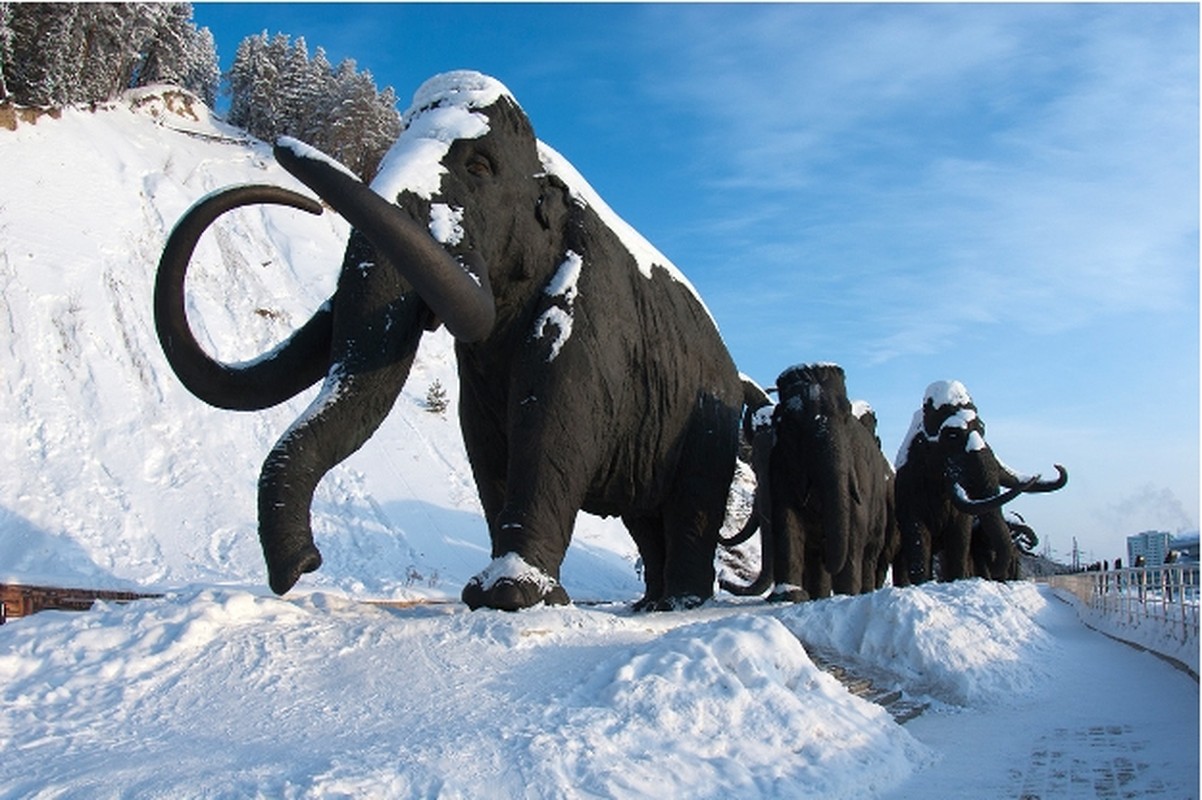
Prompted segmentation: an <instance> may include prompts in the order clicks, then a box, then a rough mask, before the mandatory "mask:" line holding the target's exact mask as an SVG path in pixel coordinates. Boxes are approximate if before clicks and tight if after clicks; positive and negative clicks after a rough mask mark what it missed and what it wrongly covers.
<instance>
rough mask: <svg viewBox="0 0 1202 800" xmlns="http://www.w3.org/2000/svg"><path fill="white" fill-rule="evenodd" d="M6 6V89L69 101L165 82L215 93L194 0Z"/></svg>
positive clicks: (0, 31)
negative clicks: (194, 18) (185, 0)
mask: <svg viewBox="0 0 1202 800" xmlns="http://www.w3.org/2000/svg"><path fill="white" fill-rule="evenodd" d="M3 5H4V10H3V11H2V12H0V96H5V95H8V96H10V97H11V98H12V99H15V100H16V101H17V102H20V103H24V104H28V105H55V106H63V105H67V104H70V103H82V102H95V101H102V100H108V99H111V98H113V97H115V96H116V95H117V94H119V93H120V92H122V91H123V90H125V89H129V88H132V87H135V86H144V85H146V84H148V83H154V82H159V81H167V82H172V83H177V84H180V85H182V86H184V87H185V88H188V89H192V90H193V91H196V92H197V93H198V94H200V95H201V96H203V97H206V99H208V100H210V101H211V100H212V99H213V98H214V97H215V95H216V87H217V76H218V74H219V73H218V70H217V51H216V48H215V46H214V44H213V37H212V34H211V33H209V32H207V31H205V32H200V31H197V30H196V26H195V25H194V24H193V23H192V21H191V18H192V6H191V5H190V4H188V3H6V4H3Z"/></svg>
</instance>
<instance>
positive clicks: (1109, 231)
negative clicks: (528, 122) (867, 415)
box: [647, 5, 1199, 361]
mask: <svg viewBox="0 0 1202 800" xmlns="http://www.w3.org/2000/svg"><path fill="white" fill-rule="evenodd" d="M648 13H649V15H650V20H651V21H650V22H649V24H648V26H647V27H648V29H649V30H654V31H655V36H656V44H655V47H656V48H657V51H658V52H659V53H660V54H661V55H662V56H663V59H664V61H660V62H657V63H658V64H661V65H663V66H657V67H656V69H657V73H656V76H655V79H654V80H649V81H648V82H647V85H648V86H649V87H650V88H649V91H652V92H654V93H655V94H656V97H657V98H658V101H659V102H660V103H662V104H664V105H665V106H666V107H667V108H669V109H671V110H674V111H675V112H677V113H682V114H692V115H693V119H694V120H695V122H694V124H693V125H692V126H690V129H691V131H693V133H692V134H691V135H692V136H694V137H695V144H696V146H695V147H693V144H692V142H691V143H690V148H691V149H692V150H694V151H695V152H696V154H697V158H698V160H699V162H702V163H704V165H705V166H704V168H701V167H699V168H698V173H699V174H705V175H706V176H707V178H706V182H707V185H708V188H709V189H710V192H711V193H712V195H713V197H714V200H713V202H712V208H713V214H714V216H715V218H717V219H719V221H726V222H729V220H730V219H731V217H732V216H733V218H735V219H744V220H746V219H748V217H747V216H746V215H744V214H741V213H740V212H739V211H738V210H737V209H739V208H743V207H754V208H756V209H757V212H756V213H757V215H758V217H759V218H758V219H757V220H756V223H757V227H756V228H755V233H756V235H758V236H759V237H760V238H759V239H758V240H754V239H753V240H748V239H747V236H748V233H749V231H748V229H736V228H735V227H733V226H727V227H725V228H723V227H721V226H720V225H719V224H718V222H715V221H713V220H712V219H710V218H705V219H702V220H699V221H697V222H696V228H697V229H698V230H700V229H704V230H705V231H706V235H707V236H712V237H715V238H722V237H728V236H729V237H739V238H735V239H732V240H731V243H733V244H735V245H736V246H735V247H732V248H731V249H734V250H737V251H738V252H743V253H747V254H748V261H749V262H750V263H755V264H756V265H757V269H759V270H762V271H763V274H764V275H766V276H767V275H770V274H771V276H772V280H785V281H796V280H797V278H796V275H797V274H798V273H799V272H801V270H803V269H806V270H808V271H809V272H810V273H811V274H816V275H820V276H822V279H821V280H819V281H815V282H814V284H813V285H811V287H810V291H809V292H808V293H806V294H807V296H808V297H810V298H814V299H815V301H816V302H818V303H819V304H820V305H823V306H826V307H830V308H832V309H840V310H846V309H848V308H854V309H855V310H856V311H857V312H858V313H860V314H862V317H863V319H864V320H865V321H866V324H867V326H869V327H868V328H867V329H866V331H865V334H866V336H867V337H868V338H870V339H872V340H874V341H875V342H876V346H877V349H876V352H875V355H874V356H873V358H874V359H875V360H877V361H880V360H882V359H888V358H892V357H895V356H897V355H904V354H905V353H906V352H907V351H910V352H922V351H923V349H924V347H926V346H927V345H924V344H923V343H924V341H927V340H926V336H927V335H928V334H929V332H930V329H931V327H932V324H933V323H932V322H931V319H932V318H938V319H939V326H947V327H950V328H952V329H953V335H954V330H963V329H965V328H972V327H976V326H979V325H980V324H982V322H983V321H985V322H988V321H990V320H992V321H994V322H997V323H999V324H1002V321H1004V324H1006V325H1018V326H1021V327H1023V328H1025V329H1026V330H1028V331H1032V332H1039V333H1055V332H1058V331H1063V330H1066V329H1069V328H1073V327H1078V326H1083V325H1086V324H1089V323H1090V322H1091V321H1092V320H1095V319H1097V318H1099V317H1104V316H1106V315H1114V314H1123V313H1126V312H1130V311H1164V312H1167V313H1180V312H1183V311H1185V312H1188V311H1189V310H1190V309H1191V308H1192V307H1193V306H1194V304H1195V301H1196V295H1197V262H1198V247H1197V236H1198V225H1197V222H1198V214H1199V209H1198V150H1197V147H1198V95H1197V71H1198V57H1197V37H1196V32H1197V25H1196V23H1197V9H1196V8H1194V7H1188V6H1176V7H1173V6H1169V7H1165V6H1160V7H1153V8H1149V7H1147V6H1139V7H1131V6H1054V7H1049V6H1042V5H1035V6H1031V5H1020V6H977V5H967V6H965V5H953V6H911V5H902V6H886V7H881V6H872V7H865V6H856V5H849V6H840V5H834V6H821V5H820V6H790V5H786V6H769V7H755V10H754V11H749V10H747V9H746V8H738V9H732V8H729V7H721V6H719V7H709V6H700V7H694V8H693V9H691V10H690V13H684V12H682V11H679V10H678V9H676V8H673V7H670V6H669V7H662V8H659V9H657V10H654V11H650V12H648ZM657 15H663V16H657ZM669 20H670V24H669ZM1190 22H1192V23H1193V24H1185V23H1190ZM665 37H666V38H665ZM703 169H704V172H702V170H703ZM732 208H734V209H736V210H735V211H734V212H733V213H732V211H731V209H732ZM769 212H770V214H771V215H770V216H769ZM719 215H721V216H720V218H719ZM724 249H725V248H724ZM780 276H784V277H780ZM965 287H971V291H969V292H966V291H965ZM882 288H884V289H885V290H882Z"/></svg>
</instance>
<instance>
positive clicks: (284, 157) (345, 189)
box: [273, 144, 497, 342]
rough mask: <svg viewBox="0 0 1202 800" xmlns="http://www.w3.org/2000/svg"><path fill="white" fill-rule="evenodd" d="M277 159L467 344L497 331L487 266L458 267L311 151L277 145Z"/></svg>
mask: <svg viewBox="0 0 1202 800" xmlns="http://www.w3.org/2000/svg"><path fill="white" fill-rule="evenodd" d="M273 152H274V154H275V158H276V160H277V161H279V162H280V164H281V165H282V166H283V167H284V169H286V170H288V171H289V172H290V173H292V174H293V175H294V176H296V178H298V179H299V180H300V181H301V182H302V183H304V184H305V185H306V186H308V187H309V188H310V189H312V190H313V191H314V192H316V193H317V196H318V197H320V198H321V199H322V200H324V201H326V202H327V203H329V204H330V206H332V207H333V208H334V210H335V211H337V212H338V213H339V214H341V215H342V216H343V217H344V218H345V219H346V220H347V221H348V222H350V223H351V225H353V226H354V227H355V228H356V229H357V230H358V231H360V232H361V233H362V234H363V235H364V236H366V237H367V239H368V240H369V241H370V242H371V243H372V244H373V245H375V247H376V249H377V250H378V251H379V252H380V253H381V255H383V256H384V257H386V258H387V259H388V260H389V261H390V262H392V264H393V266H395V267H396V268H397V269H398V270H400V272H401V274H402V275H404V277H405V279H406V280H408V281H409V282H410V283H411V284H413V288H414V289H415V290H416V291H417V293H418V295H420V296H421V298H422V300H424V301H425V303H426V305H428V306H429V307H430V308H431V310H432V311H434V313H435V314H436V315H437V316H438V318H439V319H440V320H442V323H443V324H444V325H446V326H447V330H448V331H450V332H451V334H452V335H453V336H454V337H455V338H456V339H458V340H459V341H462V342H477V341H480V340H481V339H484V338H485V337H486V336H488V334H489V333H490V332H491V331H492V327H493V323H494V322H495V321H496V313H497V312H496V304H495V302H494V301H493V296H492V288H491V287H490V286H489V283H488V270H487V268H486V267H485V265H484V263H483V260H482V259H481V258H480V257H479V256H478V255H476V254H474V253H472V254H469V255H467V256H465V257H464V258H463V261H462V263H460V262H457V261H456V260H455V258H453V257H452V256H451V254H450V253H448V252H447V251H446V249H445V248H443V246H442V245H441V244H439V243H438V242H437V241H436V240H435V239H434V237H432V236H431V235H430V234H429V233H428V232H427V231H425V230H423V229H422V227H421V226H420V225H419V224H418V223H417V222H415V221H414V220H412V219H411V218H410V217H409V216H408V215H406V214H405V213H404V212H403V211H401V210H400V209H399V208H397V207H396V206H395V205H393V204H392V203H390V202H388V201H387V200H385V199H384V198H383V197H381V196H380V195H378V194H376V193H375V192H373V191H372V190H371V189H370V188H369V187H368V186H367V185H366V184H364V183H363V182H362V181H360V180H358V179H357V178H355V177H354V176H352V175H350V174H349V173H347V172H344V171H343V170H342V169H341V168H339V167H338V166H337V165H336V164H335V163H334V162H332V161H330V160H328V159H326V158H324V157H322V156H321V154H320V153H319V152H317V151H314V150H312V148H309V147H307V146H306V147H290V146H286V145H284V144H277V145H276V146H275V148H274V150H273Z"/></svg>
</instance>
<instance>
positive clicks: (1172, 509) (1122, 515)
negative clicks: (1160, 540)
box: [1097, 484, 1198, 534]
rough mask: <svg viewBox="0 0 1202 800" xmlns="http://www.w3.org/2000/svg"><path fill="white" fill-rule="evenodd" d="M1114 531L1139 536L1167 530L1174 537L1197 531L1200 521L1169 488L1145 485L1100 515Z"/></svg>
mask: <svg viewBox="0 0 1202 800" xmlns="http://www.w3.org/2000/svg"><path fill="white" fill-rule="evenodd" d="M1097 516H1098V519H1099V520H1103V521H1105V523H1106V524H1107V527H1108V528H1110V529H1111V530H1126V531H1130V532H1131V533H1133V534H1134V533H1139V532H1141V531H1147V530H1167V531H1169V532H1170V533H1181V532H1183V531H1189V530H1196V529H1197V527H1198V522H1197V518H1196V517H1194V516H1193V515H1191V514H1190V512H1189V511H1188V510H1187V509H1186V507H1185V505H1184V504H1183V503H1182V502H1181V500H1179V499H1178V497H1177V495H1176V494H1174V493H1173V491H1172V490H1171V489H1168V488H1167V487H1156V486H1153V485H1152V484H1145V485H1143V486H1142V487H1139V488H1138V489H1137V490H1135V491H1134V492H1132V493H1131V494H1129V495H1127V496H1125V497H1123V498H1121V499H1119V500H1118V501H1116V502H1114V503H1111V504H1110V505H1109V506H1107V507H1106V508H1105V509H1104V510H1103V511H1100V512H1098V513H1097Z"/></svg>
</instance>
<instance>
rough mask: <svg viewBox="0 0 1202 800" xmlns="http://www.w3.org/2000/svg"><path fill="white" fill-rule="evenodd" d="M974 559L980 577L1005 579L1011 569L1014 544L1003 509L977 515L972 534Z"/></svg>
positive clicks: (976, 571) (975, 568)
mask: <svg viewBox="0 0 1202 800" xmlns="http://www.w3.org/2000/svg"><path fill="white" fill-rule="evenodd" d="M971 550H972V559H973V562H974V572H975V573H976V574H977V576H978V577H982V578H994V579H996V580H1004V579H1005V578H1006V575H1007V572H1008V570H1009V569H1010V561H1011V558H1012V557H1013V545H1012V543H1011V538H1010V526H1008V525H1007V524H1006V521H1005V519H1003V518H1002V512H1001V511H991V512H989V513H988V514H982V515H981V516H979V517H977V520H976V526H975V529H974V530H973V534H972V545H971Z"/></svg>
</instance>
